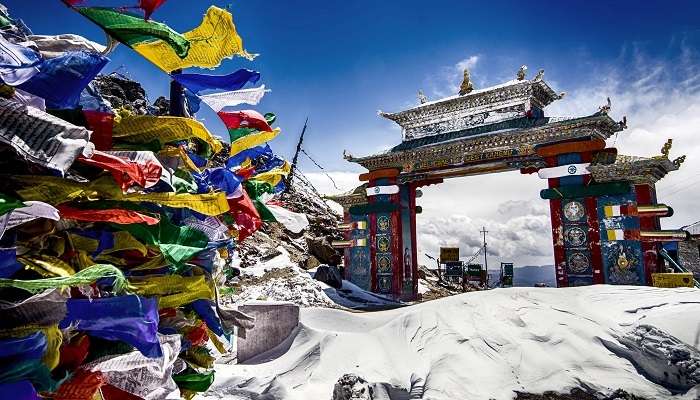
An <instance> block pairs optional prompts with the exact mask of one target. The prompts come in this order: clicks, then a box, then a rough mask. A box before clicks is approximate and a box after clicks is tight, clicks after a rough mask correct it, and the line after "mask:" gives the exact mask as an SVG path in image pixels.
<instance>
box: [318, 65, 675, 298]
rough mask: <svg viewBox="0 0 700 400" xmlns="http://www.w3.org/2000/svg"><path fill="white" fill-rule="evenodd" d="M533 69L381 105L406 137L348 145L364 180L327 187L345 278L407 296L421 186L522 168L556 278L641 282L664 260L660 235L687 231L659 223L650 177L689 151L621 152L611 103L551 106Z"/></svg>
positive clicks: (552, 95)
mask: <svg viewBox="0 0 700 400" xmlns="http://www.w3.org/2000/svg"><path fill="white" fill-rule="evenodd" d="M542 78H543V71H540V72H539V73H538V74H537V76H535V77H534V78H533V79H531V80H528V79H525V73H524V69H521V70H520V71H519V72H518V74H517V78H516V79H515V80H512V81H509V82H506V83H504V84H501V85H497V86H493V87H489V88H485V89H480V90H473V89H472V84H471V82H470V80H469V74H468V72H467V71H465V79H464V81H463V83H462V86H461V89H460V93H459V94H458V95H455V96H451V97H447V98H444V99H440V100H437V101H427V99H426V98H425V96H423V95H422V93H419V101H420V104H419V105H418V106H416V107H413V108H410V109H407V110H404V111H400V112H396V113H383V112H381V113H380V115H381V116H383V117H384V118H388V119H390V120H392V121H394V122H396V123H397V124H399V125H400V126H401V128H402V136H403V140H402V142H401V143H400V144H398V145H396V146H394V147H393V148H391V149H390V150H388V151H386V152H383V153H380V154H375V155H369V156H363V157H355V156H352V155H350V154H348V153H345V154H344V157H345V159H346V160H348V161H350V162H354V163H357V164H359V165H361V166H363V167H365V168H366V169H367V170H368V172H367V173H364V174H361V175H360V180H361V181H363V182H366V183H365V184H364V185H362V186H360V187H358V188H357V189H355V190H354V191H352V192H351V193H346V194H343V195H339V196H331V197H330V198H331V199H333V200H335V201H337V202H339V203H340V204H341V205H342V206H343V208H344V210H345V222H346V223H345V224H344V225H343V226H342V228H343V229H344V230H345V231H346V239H347V240H345V241H342V242H336V243H334V245H335V246H337V247H342V248H344V252H345V275H346V279H348V280H350V281H351V282H353V283H355V284H356V285H358V286H360V287H362V288H364V289H367V290H371V291H373V292H376V293H380V294H385V295H389V296H391V297H394V298H397V299H403V300H411V299H414V298H415V297H416V295H417V282H418V280H417V279H418V277H417V271H418V269H417V262H418V260H417V243H416V214H417V213H420V211H421V209H420V206H416V193H417V192H416V189H418V188H420V187H422V186H426V185H432V184H438V183H441V182H442V181H443V180H444V179H445V178H451V177H460V176H469V175H478V174H488V173H494V172H501V171H512V170H519V171H520V172H521V173H522V174H533V173H537V174H538V175H539V176H540V178H542V179H543V180H546V183H545V182H543V187H544V186H545V184H546V188H544V189H543V190H541V192H540V197H541V198H542V199H545V200H548V201H549V204H550V210H551V221H552V237H553V246H554V260H555V265H556V279H557V286H558V287H566V286H580V285H591V284H598V283H610V284H629V285H645V284H650V282H651V274H652V273H654V272H659V271H660V270H661V268H663V265H664V264H663V261H662V259H661V258H660V256H659V251H660V250H661V244H662V242H664V241H678V240H684V239H685V237H686V235H687V233H686V232H684V231H662V230H661V229H660V223H659V219H660V218H661V217H665V216H669V215H671V214H672V212H673V211H672V209H671V208H669V207H667V206H666V205H663V204H659V203H657V199H656V190H655V183H656V182H657V181H658V180H659V179H661V178H662V177H664V176H665V175H666V174H667V173H668V172H670V171H673V170H676V169H678V167H679V166H680V164H681V163H682V162H683V160H684V158H685V157H680V158H678V159H675V160H673V161H671V160H670V159H669V158H668V154H669V150H670V147H671V142H670V140H669V141H668V142H667V143H666V145H664V147H663V149H662V151H661V152H662V154H661V155H659V156H657V157H652V158H641V157H630V156H624V155H619V154H617V150H616V149H615V148H606V144H605V139H607V138H609V137H610V136H612V135H614V134H616V133H617V132H620V131H622V130H623V129H625V128H626V121H625V120H624V119H623V120H622V121H615V120H613V119H612V118H611V117H610V116H609V115H608V111H609V110H610V103H609V102H608V104H607V105H604V106H603V107H600V109H599V110H598V112H596V113H595V114H592V115H589V116H584V117H550V116H546V115H545V112H544V110H545V107H546V106H547V105H549V104H551V103H552V102H553V101H555V100H558V99H560V98H561V97H562V96H563V93H562V94H558V93H556V92H555V91H554V90H552V88H551V87H550V86H549V85H548V84H547V83H546V82H545V81H544V80H543V79H542Z"/></svg>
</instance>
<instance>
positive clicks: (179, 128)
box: [112, 115, 223, 153]
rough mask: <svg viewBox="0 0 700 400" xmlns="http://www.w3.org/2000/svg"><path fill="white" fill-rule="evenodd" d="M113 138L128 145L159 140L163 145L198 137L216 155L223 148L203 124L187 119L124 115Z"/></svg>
mask: <svg viewBox="0 0 700 400" xmlns="http://www.w3.org/2000/svg"><path fill="white" fill-rule="evenodd" d="M112 136H113V137H114V138H118V139H119V140H122V141H125V142H128V143H148V142H152V141H154V140H158V142H160V143H161V144H165V143H168V142H174V141H177V140H185V139H189V138H192V137H196V138H198V139H201V140H203V141H204V142H206V143H207V144H209V146H211V149H212V151H213V152H214V153H218V152H220V151H221V149H222V148H223V146H222V144H221V142H220V141H219V140H218V139H216V138H215V137H214V136H212V134H211V133H210V132H209V131H208V130H207V128H206V127H204V125H202V123H201V122H199V121H197V120H194V119H192V118H185V117H171V116H155V115H122V118H121V121H120V122H119V123H118V124H116V125H115V126H114V130H113V131H112Z"/></svg>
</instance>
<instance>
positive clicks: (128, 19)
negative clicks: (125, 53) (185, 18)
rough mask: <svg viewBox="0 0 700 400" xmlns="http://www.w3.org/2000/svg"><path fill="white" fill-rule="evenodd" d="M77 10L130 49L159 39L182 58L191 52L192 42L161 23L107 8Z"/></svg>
mask: <svg viewBox="0 0 700 400" xmlns="http://www.w3.org/2000/svg"><path fill="white" fill-rule="evenodd" d="M77 10H78V12H80V13H81V14H83V15H84V16H85V17H87V18H88V19H90V20H91V21H92V22H94V23H95V24H97V25H99V26H100V27H102V29H104V30H105V32H107V33H108V34H109V35H110V36H112V37H113V38H114V39H116V40H118V41H120V42H122V43H124V44H125V45H127V46H129V47H134V46H136V45H138V44H142V43H147V42H151V41H154V40H158V39H159V40H162V41H163V42H165V43H167V44H168V45H169V46H170V47H172V49H173V51H174V52H175V54H177V55H178V57H180V58H185V57H186V56H187V53H188V52H189V49H190V42H189V41H188V40H187V39H185V37H184V36H182V35H181V34H179V33H177V32H175V31H174V30H172V29H170V27H168V26H167V25H165V24H162V23H160V22H154V21H151V20H144V19H143V17H141V16H138V15H135V14H130V13H124V12H119V11H116V10H114V9H111V8H105V7H80V8H78V9H77Z"/></svg>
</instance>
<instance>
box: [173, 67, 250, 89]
mask: <svg viewBox="0 0 700 400" xmlns="http://www.w3.org/2000/svg"><path fill="white" fill-rule="evenodd" d="M172 78H173V79H174V80H175V81H176V82H178V83H180V84H181V85H182V86H184V87H186V88H187V89H189V90H190V91H191V92H192V93H194V94H198V93H199V92H202V91H205V90H224V91H233V90H238V89H241V88H242V87H243V86H245V84H246V83H248V82H250V83H256V82H258V80H260V72H257V71H252V70H249V69H239V70H238V71H236V72H232V73H230V74H227V75H204V74H173V75H172Z"/></svg>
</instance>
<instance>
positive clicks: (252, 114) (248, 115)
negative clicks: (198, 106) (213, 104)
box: [217, 110, 272, 131]
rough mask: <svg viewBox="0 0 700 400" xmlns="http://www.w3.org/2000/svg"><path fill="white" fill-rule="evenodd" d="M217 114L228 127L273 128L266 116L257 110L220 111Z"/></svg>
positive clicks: (269, 129) (262, 129)
mask: <svg viewBox="0 0 700 400" xmlns="http://www.w3.org/2000/svg"><path fill="white" fill-rule="evenodd" d="M217 114H218V115H219V118H221V120H222V121H223V122H224V125H226V128H228V129H237V128H255V129H257V130H259V131H271V130H272V127H270V123H268V121H267V119H266V118H265V116H263V115H262V114H260V113H259V112H257V111H255V110H241V111H229V112H225V111H220V112H218V113H217Z"/></svg>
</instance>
